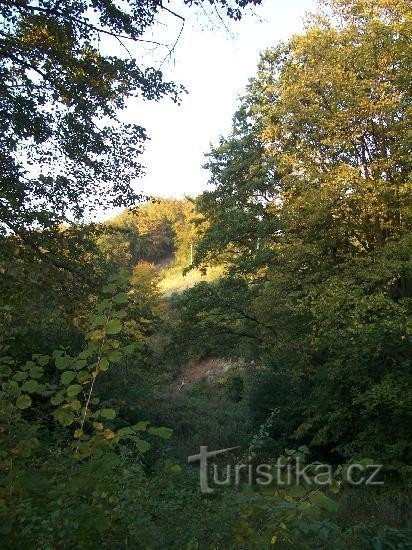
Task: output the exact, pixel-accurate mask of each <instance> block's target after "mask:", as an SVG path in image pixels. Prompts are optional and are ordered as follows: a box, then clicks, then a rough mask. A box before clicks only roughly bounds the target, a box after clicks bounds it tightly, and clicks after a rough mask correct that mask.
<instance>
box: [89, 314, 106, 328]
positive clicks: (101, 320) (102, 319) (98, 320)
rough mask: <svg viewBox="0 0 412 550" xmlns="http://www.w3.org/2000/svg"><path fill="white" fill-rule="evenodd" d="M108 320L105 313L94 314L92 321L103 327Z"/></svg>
mask: <svg viewBox="0 0 412 550" xmlns="http://www.w3.org/2000/svg"><path fill="white" fill-rule="evenodd" d="M106 321H107V317H106V316H105V315H94V316H93V317H92V323H93V325H95V326H96V327H102V326H103V325H105V324H106Z"/></svg>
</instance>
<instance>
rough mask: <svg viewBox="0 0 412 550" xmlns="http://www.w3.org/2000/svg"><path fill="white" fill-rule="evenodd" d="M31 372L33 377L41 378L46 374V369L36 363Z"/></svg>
mask: <svg viewBox="0 0 412 550" xmlns="http://www.w3.org/2000/svg"><path fill="white" fill-rule="evenodd" d="M29 374H30V376H31V378H41V377H42V376H43V374H44V369H43V368H42V367H39V366H38V365H35V366H34V367H32V368H31V369H30V371H29Z"/></svg>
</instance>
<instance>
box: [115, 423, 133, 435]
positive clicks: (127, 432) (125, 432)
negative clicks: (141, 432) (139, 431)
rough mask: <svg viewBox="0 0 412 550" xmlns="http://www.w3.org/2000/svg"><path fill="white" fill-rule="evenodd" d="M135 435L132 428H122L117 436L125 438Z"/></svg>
mask: <svg viewBox="0 0 412 550" xmlns="http://www.w3.org/2000/svg"><path fill="white" fill-rule="evenodd" d="M133 434H134V430H133V428H131V427H130V426H126V427H124V428H120V430H117V435H118V436H119V437H125V436H127V435H133Z"/></svg>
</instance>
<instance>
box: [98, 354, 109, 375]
mask: <svg viewBox="0 0 412 550" xmlns="http://www.w3.org/2000/svg"><path fill="white" fill-rule="evenodd" d="M109 364H110V363H109V361H108V360H107V359H106V357H102V359H100V363H99V368H100V370H102V371H103V372H105V371H107V370H108V368H109Z"/></svg>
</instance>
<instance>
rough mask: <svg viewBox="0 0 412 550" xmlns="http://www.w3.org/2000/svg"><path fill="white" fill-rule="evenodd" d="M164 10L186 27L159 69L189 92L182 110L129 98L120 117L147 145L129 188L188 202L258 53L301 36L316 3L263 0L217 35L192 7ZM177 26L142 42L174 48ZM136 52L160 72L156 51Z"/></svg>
mask: <svg viewBox="0 0 412 550" xmlns="http://www.w3.org/2000/svg"><path fill="white" fill-rule="evenodd" d="M166 5H168V6H173V7H174V9H175V10H176V11H178V12H179V13H180V14H182V15H184V16H185V18H186V22H185V27H184V30H183V32H182V34H181V36H180V39H179V41H178V43H177V46H176V50H175V52H174V55H173V59H172V60H171V61H168V62H166V63H164V64H163V66H162V70H163V71H164V74H165V77H166V78H167V79H171V80H173V81H175V82H178V83H180V84H183V85H184V86H185V87H186V89H187V90H188V92H189V93H188V95H184V96H183V101H182V104H181V105H180V106H178V105H175V104H173V103H172V101H171V100H169V99H163V100H161V101H160V102H148V101H146V102H142V101H141V100H138V99H134V100H132V101H130V102H129V106H128V109H127V111H126V112H125V113H124V115H123V116H122V118H124V119H126V120H127V121H128V122H136V123H138V124H140V125H142V126H144V127H145V128H146V129H147V133H148V135H149V136H150V138H151V140H150V141H148V142H146V152H145V153H144V155H143V156H142V157H141V159H142V163H143V164H144V165H145V166H146V175H145V176H144V177H143V178H141V179H139V180H137V181H136V184H135V189H136V190H137V191H142V192H144V193H145V194H148V195H151V196H167V197H183V196H184V195H191V196H193V195H197V194H199V193H201V192H202V191H203V190H205V189H206V188H207V181H208V173H207V171H206V170H204V169H202V165H203V164H204V162H205V159H204V154H205V153H206V152H208V151H209V149H210V143H217V141H218V138H219V136H220V135H225V134H227V132H228V131H229V130H230V127H231V121H232V116H233V114H234V112H235V110H236V107H237V105H238V102H237V100H238V97H239V95H241V94H242V93H243V92H244V90H245V86H246V85H247V82H248V79H249V78H250V77H252V76H254V75H255V73H256V68H257V63H258V59H259V53H260V52H261V51H263V50H264V49H266V48H268V47H271V46H274V45H276V44H277V43H278V42H279V41H281V40H285V39H287V38H288V37H290V36H291V35H292V34H294V33H298V32H300V31H302V29H303V18H304V15H305V13H306V12H307V11H311V10H313V9H314V8H315V0H289V1H286V2H285V1H284V0H263V5H262V6H258V7H256V8H253V10H254V13H255V15H252V14H250V13H249V14H247V15H246V16H244V18H243V19H242V20H241V21H240V22H232V23H228V22H227V19H225V20H224V21H225V23H226V24H227V25H228V26H229V30H228V29H225V28H224V26H223V24H222V23H220V24H219V28H217V26H218V23H217V22H216V21H219V20H218V19H216V18H215V24H214V25H212V24H211V23H209V22H208V19H207V17H206V15H205V14H204V13H200V12H197V13H196V11H194V9H193V8H190V9H189V8H187V9H178V8H179V6H180V5H181V4H180V3H179V2H174V3H171V4H166ZM209 13H212V12H209ZM180 26H181V22H180V20H179V19H177V18H175V17H173V16H167V18H162V21H161V23H160V24H159V25H158V26H157V28H155V29H154V30H153V31H152V33H151V35H148V36H147V37H146V38H148V39H150V38H154V39H156V40H164V41H166V42H168V43H173V42H174V41H175V40H176V38H177V36H178V34H179V30H180ZM132 46H133V45H132ZM110 47H111V48H112V49H113V48H115V47H118V45H117V46H116V45H115V44H111V45H110ZM137 47H138V48H139V50H137V49H135V47H134V46H133V48H132V49H131V50H130V51H131V52H132V54H133V55H136V56H138V57H140V58H141V59H143V60H144V63H145V64H146V65H148V66H149V65H151V64H152V65H153V66H155V67H158V66H159V64H160V63H159V62H160V60H162V59H163V58H164V56H165V52H164V50H161V49H160V48H157V49H156V50H154V51H152V52H149V51H148V50H146V49H143V50H142V48H143V46H142V45H138V46H137ZM113 213H114V212H113ZM111 214H112V213H111V212H106V213H105V215H104V217H105V218H106V217H110V215H111Z"/></svg>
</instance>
